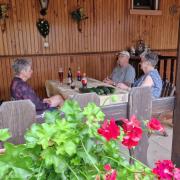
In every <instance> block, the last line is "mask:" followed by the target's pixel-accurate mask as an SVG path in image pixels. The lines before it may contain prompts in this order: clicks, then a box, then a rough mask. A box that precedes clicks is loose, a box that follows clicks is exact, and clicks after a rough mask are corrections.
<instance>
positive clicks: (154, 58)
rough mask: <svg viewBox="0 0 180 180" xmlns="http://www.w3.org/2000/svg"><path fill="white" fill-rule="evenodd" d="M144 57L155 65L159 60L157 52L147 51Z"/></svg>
mask: <svg viewBox="0 0 180 180" xmlns="http://www.w3.org/2000/svg"><path fill="white" fill-rule="evenodd" d="M144 59H145V61H147V62H149V63H151V65H152V66H153V67H155V66H156V65H157V63H158V61H159V58H158V55H157V54H156V53H152V52H150V53H146V54H145V55H144Z"/></svg>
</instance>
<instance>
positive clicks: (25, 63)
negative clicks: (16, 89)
mask: <svg viewBox="0 0 180 180" xmlns="http://www.w3.org/2000/svg"><path fill="white" fill-rule="evenodd" d="M31 65H32V61H31V60H27V59H24V58H18V59H16V60H15V61H14V63H13V65H12V68H13V70H14V72H15V74H16V75H19V74H20V72H21V71H22V70H26V69H27V67H29V66H31Z"/></svg>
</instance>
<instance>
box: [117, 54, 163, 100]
mask: <svg viewBox="0 0 180 180" xmlns="http://www.w3.org/2000/svg"><path fill="white" fill-rule="evenodd" d="M158 60H159V59H158V55H157V54H155V53H152V52H150V53H147V54H145V55H144V56H141V69H142V70H143V72H144V75H143V76H141V77H140V78H139V79H138V80H137V81H136V82H135V83H134V84H133V86H134V87H144V86H147V87H151V93H152V98H159V97H160V95H161V91H162V80H161V77H160V75H159V72H158V71H157V70H156V69H155V66H156V65H157V63H158ZM117 86H118V87H119V88H121V89H125V90H130V87H128V86H126V85H124V84H122V83H119V84H118V85H117Z"/></svg>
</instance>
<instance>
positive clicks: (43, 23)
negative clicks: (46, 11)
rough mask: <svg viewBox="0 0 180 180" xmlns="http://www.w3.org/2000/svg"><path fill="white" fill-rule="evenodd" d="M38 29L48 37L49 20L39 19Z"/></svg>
mask: <svg viewBox="0 0 180 180" xmlns="http://www.w3.org/2000/svg"><path fill="white" fill-rule="evenodd" d="M36 25H37V28H38V31H39V32H40V34H41V35H42V36H43V37H44V38H46V36H47V35H48V34H49V22H48V21H47V20H46V19H41V18H40V19H39V20H38V21H37V23H36Z"/></svg>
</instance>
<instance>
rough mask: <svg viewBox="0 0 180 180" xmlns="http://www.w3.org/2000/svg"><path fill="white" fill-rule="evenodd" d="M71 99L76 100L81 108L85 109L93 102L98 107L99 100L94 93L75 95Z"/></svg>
mask: <svg viewBox="0 0 180 180" xmlns="http://www.w3.org/2000/svg"><path fill="white" fill-rule="evenodd" d="M72 99H73V100H76V101H77V102H78V103H79V105H80V107H81V108H83V107H85V106H86V105H87V104H88V103H89V102H94V103H95V104H96V105H98V106H99V105H100V99H99V97H98V95H97V94H96V93H85V94H77V95H75V96H73V97H72Z"/></svg>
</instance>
